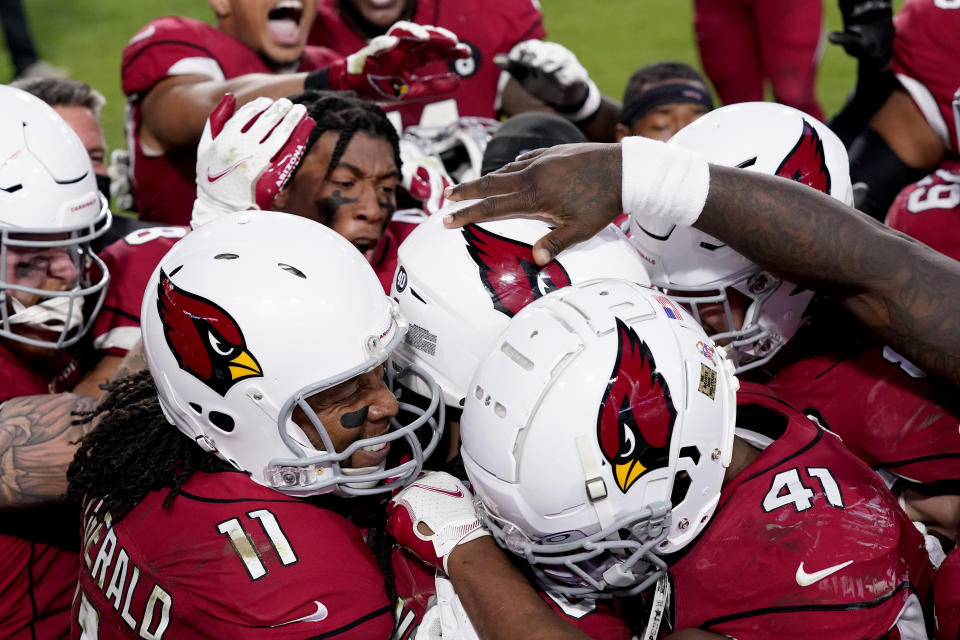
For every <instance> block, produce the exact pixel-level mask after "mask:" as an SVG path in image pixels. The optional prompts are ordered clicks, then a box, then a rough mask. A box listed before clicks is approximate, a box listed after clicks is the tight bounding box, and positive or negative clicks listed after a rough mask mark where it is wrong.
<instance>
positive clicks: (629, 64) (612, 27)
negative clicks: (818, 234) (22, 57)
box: [0, 0, 902, 148]
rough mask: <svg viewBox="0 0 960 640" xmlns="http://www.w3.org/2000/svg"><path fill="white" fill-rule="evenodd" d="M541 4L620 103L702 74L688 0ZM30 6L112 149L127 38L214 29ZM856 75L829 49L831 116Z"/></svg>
mask: <svg viewBox="0 0 960 640" xmlns="http://www.w3.org/2000/svg"><path fill="white" fill-rule="evenodd" d="M453 1H455V0H453ZM541 2H542V6H543V12H544V15H545V16H546V25H547V30H548V32H549V34H550V37H551V39H553V40H556V41H558V42H561V43H563V44H565V45H566V46H568V47H569V48H571V49H572V50H573V51H574V52H576V54H577V55H578V56H579V58H580V60H581V61H582V62H583V64H584V66H586V67H587V69H589V70H590V72H591V75H592V76H593V77H594V79H595V80H596V81H597V84H598V85H599V86H600V88H601V90H603V91H604V92H605V93H607V94H609V95H611V96H614V97H616V98H618V99H619V98H620V96H621V95H622V92H623V87H624V84H625V83H626V80H627V78H628V77H629V76H630V74H631V73H632V72H633V70H635V69H636V68H638V67H640V66H643V65H644V64H647V63H650V62H655V61H657V60H666V59H674V60H681V61H684V62H688V63H690V64H693V65H694V66H697V67H699V60H698V57H697V52H696V47H695V45H694V41H693V27H692V20H691V12H692V9H691V4H692V3H691V2H690V0H604V1H603V2H589V3H587V2H583V1H582V0H541ZM24 4H25V6H26V8H27V12H28V16H29V19H30V21H31V27H32V29H33V34H34V37H35V39H36V41H37V46H38V48H39V50H40V53H41V55H42V56H43V57H44V58H46V59H47V60H49V61H50V62H52V63H53V64H54V65H57V66H60V67H64V68H66V69H68V70H69V71H70V73H71V75H73V76H74V77H76V78H78V79H80V80H83V81H85V82H88V83H90V84H91V85H93V86H94V87H96V88H97V89H99V90H100V91H101V92H102V93H103V94H104V95H105V96H106V97H107V101H108V104H107V106H106V108H105V109H104V112H103V116H102V120H103V127H104V130H105V131H106V135H107V143H108V145H109V146H110V147H111V148H113V147H117V146H122V145H123V144H124V142H123V105H124V99H123V95H122V93H121V91H120V54H121V51H122V49H123V45H124V44H125V43H126V41H127V39H128V38H129V37H130V36H131V35H133V34H134V33H135V32H136V31H137V30H138V29H139V28H140V27H142V26H143V25H144V24H146V23H147V22H148V21H149V20H150V19H152V18H155V17H158V16H161V15H185V16H191V17H194V18H199V19H201V20H205V21H210V22H212V17H213V15H212V11H211V10H210V8H209V6H208V4H207V2H206V1H205V0H140V1H139V2H129V1H126V0H98V1H97V2H91V1H89V0H72V1H71V2H63V1H62V0H24ZM896 4H897V6H899V5H900V4H902V0H900V1H899V2H897V3H896ZM826 6H827V17H826V27H827V29H828V30H833V29H837V28H839V27H840V24H841V23H840V16H839V12H838V10H837V8H836V3H835V2H834V1H833V0H827V2H826ZM854 70H855V67H854V62H853V60H852V59H851V58H849V57H847V55H846V54H845V53H844V52H843V51H842V50H841V49H840V48H839V47H836V46H833V45H830V44H825V45H824V53H823V61H822V65H821V68H820V74H819V79H818V95H819V98H820V100H821V103H822V104H823V106H824V109H825V110H826V111H827V113H832V112H833V111H835V110H836V109H837V108H839V106H840V105H841V104H842V103H843V100H844V98H845V96H846V94H847V92H848V91H849V88H850V86H851V83H852V81H853V77H854ZM11 75H12V68H11V66H10V59H9V55H8V53H7V51H6V48H5V47H3V48H2V51H0V81H2V82H6V81H9V79H10V77H11Z"/></svg>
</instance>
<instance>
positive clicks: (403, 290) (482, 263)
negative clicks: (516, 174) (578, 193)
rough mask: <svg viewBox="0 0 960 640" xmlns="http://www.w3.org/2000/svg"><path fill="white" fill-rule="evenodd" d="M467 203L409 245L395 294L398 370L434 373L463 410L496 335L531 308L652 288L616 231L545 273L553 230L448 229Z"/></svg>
mask: <svg viewBox="0 0 960 640" xmlns="http://www.w3.org/2000/svg"><path fill="white" fill-rule="evenodd" d="M467 204H469V202H463V203H457V204H455V205H453V206H451V207H448V208H445V209H444V210H442V211H440V212H438V213H437V214H436V215H434V216H432V217H431V218H430V219H428V220H426V221H425V222H423V223H421V224H420V225H419V227H418V228H417V229H415V230H414V231H413V232H412V233H411V234H410V235H409V236H408V237H407V239H406V240H404V242H403V244H401V245H400V249H399V257H398V260H397V271H396V274H395V277H394V282H393V285H392V288H391V292H390V295H391V296H392V297H393V298H394V299H395V300H397V301H398V302H399V304H400V309H401V310H402V311H403V314H404V316H405V317H406V318H407V319H408V320H409V321H410V331H409V332H408V333H407V337H406V339H405V341H404V344H402V345H400V346H399V347H398V348H397V353H396V358H395V361H396V362H398V363H403V364H411V363H412V364H417V365H419V366H420V367H422V368H424V369H425V370H426V371H428V372H429V373H430V375H431V377H433V379H434V380H436V381H437V383H438V384H439V385H440V388H441V389H443V393H444V398H445V399H446V402H447V405H449V406H452V407H459V406H462V400H463V398H464V396H465V395H466V390H467V383H468V382H469V381H470V376H471V375H472V374H473V371H474V370H475V369H476V367H477V366H478V365H479V364H480V361H481V360H482V359H483V358H484V357H485V356H486V355H487V353H489V351H490V348H491V346H492V345H493V343H494V340H495V338H496V336H497V334H499V333H500V332H501V331H502V330H503V329H504V327H506V326H507V322H508V321H509V319H510V318H511V317H513V316H514V315H515V314H516V313H517V312H519V311H520V310H521V309H522V308H523V307H524V306H526V305H527V304H529V303H530V302H532V301H534V300H536V299H537V298H540V297H541V296H543V295H544V294H546V293H549V292H550V291H553V290H554V289H557V288H560V287H564V286H567V285H569V284H574V283H577V282H585V281H587V280H594V279H597V278H624V279H627V280H631V281H633V282H637V283H639V284H644V285H649V284H650V280H649V278H648V276H647V272H646V270H645V268H644V265H643V262H642V260H641V259H640V256H639V255H638V254H637V252H636V250H635V249H634V248H633V247H632V246H631V245H630V242H629V241H628V240H627V239H626V237H625V236H624V235H623V233H621V232H620V230H619V229H617V228H616V227H614V226H612V225H611V226H608V227H607V228H605V229H603V230H602V231H601V232H600V233H599V234H597V235H596V236H594V237H593V238H591V239H589V240H587V241H586V242H582V243H580V244H577V245H574V246H572V247H569V248H567V249H566V250H564V251H563V252H561V253H560V255H558V256H557V258H556V259H555V260H554V261H552V262H551V263H550V264H549V265H547V266H546V267H544V268H543V269H540V268H538V267H537V266H536V265H535V264H534V262H533V254H532V246H533V244H534V243H535V242H536V241H537V240H538V239H539V238H540V237H542V236H543V235H545V234H546V233H547V232H548V231H549V227H548V226H547V225H546V223H543V222H540V221H536V220H521V219H514V220H501V221H496V222H485V223H482V224H478V225H469V226H467V227H464V228H462V229H447V228H446V227H444V226H443V221H442V218H443V216H444V215H446V214H448V213H450V212H451V211H456V210H457V209H459V208H461V207H463V206H466V205H467ZM412 382H413V384H417V381H416V380H412ZM414 390H415V391H419V392H421V393H423V391H424V390H422V389H418V388H416V387H414Z"/></svg>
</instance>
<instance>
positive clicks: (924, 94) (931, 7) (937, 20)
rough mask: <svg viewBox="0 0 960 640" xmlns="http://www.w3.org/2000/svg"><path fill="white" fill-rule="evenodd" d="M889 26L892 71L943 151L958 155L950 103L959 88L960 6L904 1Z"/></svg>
mask: <svg viewBox="0 0 960 640" xmlns="http://www.w3.org/2000/svg"><path fill="white" fill-rule="evenodd" d="M893 24H894V26H895V27H896V32H897V35H896V37H895V38H894V41H893V61H892V63H891V67H892V68H893V70H894V72H896V74H897V77H898V78H899V79H900V82H901V84H903V86H904V88H905V89H906V90H907V91H908V92H909V93H910V96H911V97H912V98H913V101H914V102H915V103H916V105H917V107H919V109H920V111H922V112H923V115H924V116H925V117H926V119H927V122H929V123H930V126H931V127H933V130H934V131H936V132H937V135H938V136H940V138H941V139H942V140H943V143H944V145H945V146H946V147H947V148H948V149H953V151H954V153H957V152H958V149H957V145H958V144H960V143H958V140H957V123H956V120H955V116H954V114H953V109H952V107H951V102H952V101H953V95H954V93H955V92H956V91H957V88H958V87H960V65H958V64H957V60H958V59H960V40H958V39H957V34H958V33H960V2H957V0H906V2H904V4H903V7H902V8H901V9H900V11H899V12H898V13H897V15H896V17H894V19H893Z"/></svg>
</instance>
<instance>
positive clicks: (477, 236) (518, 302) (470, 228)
mask: <svg viewBox="0 0 960 640" xmlns="http://www.w3.org/2000/svg"><path fill="white" fill-rule="evenodd" d="M463 238H464V239H465V240H466V241H467V252H468V253H469V254H470V257H471V258H473V261H474V262H476V263H477V267H479V269H480V280H481V281H482V282H483V286H484V288H485V289H486V290H487V293H488V294H489V295H490V299H491V300H493V307H494V309H496V310H497V311H500V312H501V313H504V314H506V315H507V316H508V317H510V318H512V317H513V316H514V315H516V314H517V313H518V312H519V311H520V310H521V309H523V308H524V307H525V306H527V305H528V304H530V303H531V302H533V301H534V300H536V299H537V298H540V297H542V296H544V295H546V294H548V293H550V292H551V291H553V290H555V289H560V288H562V287H568V286H570V276H569V275H568V274H567V271H566V269H564V268H563V265H561V264H560V263H559V262H557V261H556V260H552V261H551V262H550V263H549V264H547V266H545V267H544V268H543V269H540V268H539V267H537V265H536V263H535V262H534V261H533V245H529V244H525V243H523V242H518V241H517V240H511V239H510V238H504V237H503V236H498V235H497V234H495V233H491V232H489V231H487V230H486V229H482V228H480V227H478V226H476V225H472V224H471V225H467V226H466V227H464V228H463Z"/></svg>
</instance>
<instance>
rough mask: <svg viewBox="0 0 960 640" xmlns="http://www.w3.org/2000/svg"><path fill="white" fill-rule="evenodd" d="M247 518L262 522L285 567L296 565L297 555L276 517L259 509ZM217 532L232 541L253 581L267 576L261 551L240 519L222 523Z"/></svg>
mask: <svg viewBox="0 0 960 640" xmlns="http://www.w3.org/2000/svg"><path fill="white" fill-rule="evenodd" d="M247 517H249V518H251V519H253V520H257V521H259V522H260V526H261V527H262V528H263V532H264V533H266V534H267V538H269V539H270V544H271V545H273V550H274V552H275V553H276V554H277V557H278V558H280V562H281V563H282V564H283V566H287V565H291V564H294V563H295V562H296V561H297V554H296V553H295V552H294V551H293V547H292V546H290V541H289V540H287V536H286V535H284V533H283V529H281V528H280V523H279V522H277V517H276V516H275V515H273V514H272V513H271V512H270V511H269V510H267V509H258V510H256V511H251V512H249V513H247ZM217 531H219V532H220V533H222V534H224V535H225V536H227V537H228V538H229V539H230V544H232V545H233V550H234V551H236V552H237V555H238V556H239V557H240V560H242V561H243V566H244V568H245V569H246V570H247V573H248V574H249V575H250V579H251V580H259V579H260V578H262V577H263V576H265V575H267V568H266V567H265V566H264V565H263V560H262V559H261V557H260V551H259V550H258V549H257V547H256V545H254V544H253V540H252V539H251V538H250V534H248V533H247V531H246V529H244V528H243V525H242V524H240V519H239V518H230V519H229V520H225V521H223V522H221V523H220V524H218V525H217Z"/></svg>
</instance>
